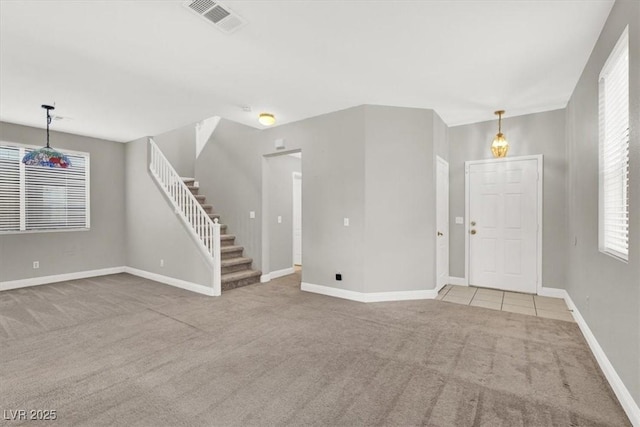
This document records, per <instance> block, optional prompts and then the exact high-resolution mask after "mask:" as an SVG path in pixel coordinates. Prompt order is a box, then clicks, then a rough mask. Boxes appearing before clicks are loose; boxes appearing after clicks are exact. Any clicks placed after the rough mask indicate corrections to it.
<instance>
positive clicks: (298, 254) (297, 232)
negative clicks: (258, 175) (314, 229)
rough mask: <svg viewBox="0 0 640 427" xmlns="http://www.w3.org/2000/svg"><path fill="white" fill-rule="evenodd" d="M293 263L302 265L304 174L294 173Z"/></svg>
mask: <svg viewBox="0 0 640 427" xmlns="http://www.w3.org/2000/svg"><path fill="white" fill-rule="evenodd" d="M293 264H294V265H302V174H301V173H296V172H294V174H293Z"/></svg>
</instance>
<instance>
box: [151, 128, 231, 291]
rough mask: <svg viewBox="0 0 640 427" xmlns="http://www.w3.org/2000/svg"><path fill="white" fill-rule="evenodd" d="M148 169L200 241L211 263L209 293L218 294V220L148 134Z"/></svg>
mask: <svg viewBox="0 0 640 427" xmlns="http://www.w3.org/2000/svg"><path fill="white" fill-rule="evenodd" d="M149 147H150V152H149V157H150V161H149V170H150V171H151V175H153V177H154V178H155V179H156V181H157V183H158V184H159V185H160V187H161V188H162V189H163V190H164V192H165V195H166V196H167V198H168V199H169V200H170V201H171V203H172V204H173V207H174V208H175V210H176V213H178V214H179V215H180V217H181V218H182V220H183V221H184V223H185V225H186V227H187V229H188V230H189V231H190V233H191V234H192V236H193V237H194V238H195V239H196V240H197V241H198V242H199V243H200V245H199V246H200V249H201V250H202V251H203V252H204V253H205V256H207V258H208V259H209V260H210V261H211V264H212V267H213V294H214V295H220V293H221V291H222V277H221V265H220V256H221V255H220V224H218V220H217V219H216V220H215V221H212V220H211V218H210V217H209V215H208V214H207V212H206V211H205V210H204V209H203V208H202V206H201V205H200V203H199V202H198V200H197V199H196V198H195V197H194V195H193V194H192V193H191V191H190V190H189V188H188V187H187V185H186V184H185V183H184V181H183V180H182V178H180V176H179V175H178V173H177V172H176V171H175V169H173V166H171V163H169V161H168V160H167V158H166V157H165V156H164V154H162V151H160V148H158V146H157V145H156V143H155V142H154V141H153V139H152V138H149Z"/></svg>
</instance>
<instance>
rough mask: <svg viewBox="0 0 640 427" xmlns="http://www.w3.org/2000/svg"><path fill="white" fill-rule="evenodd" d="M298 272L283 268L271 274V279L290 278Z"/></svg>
mask: <svg viewBox="0 0 640 427" xmlns="http://www.w3.org/2000/svg"><path fill="white" fill-rule="evenodd" d="M295 272H296V269H295V268H293V267H289V268H283V269H282V270H276V271H272V272H271V273H269V277H270V278H271V279H277V278H278V277H282V276H288V275H290V274H293V273H295Z"/></svg>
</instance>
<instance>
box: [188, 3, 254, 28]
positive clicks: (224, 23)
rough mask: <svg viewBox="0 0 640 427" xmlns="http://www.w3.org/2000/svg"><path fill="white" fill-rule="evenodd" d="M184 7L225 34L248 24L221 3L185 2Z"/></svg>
mask: <svg viewBox="0 0 640 427" xmlns="http://www.w3.org/2000/svg"><path fill="white" fill-rule="evenodd" d="M184 5H185V6H186V7H187V8H189V9H190V10H191V11H192V12H195V13H197V14H198V15H200V16H201V17H203V18H204V19H206V20H207V21H208V22H210V23H211V24H213V25H215V26H216V28H218V29H219V30H220V31H222V32H224V33H228V34H230V33H233V32H234V31H236V30H237V29H238V28H240V27H242V26H244V25H245V24H246V21H245V20H244V19H243V18H242V17H241V16H240V15H238V14H237V13H235V12H234V11H232V10H231V9H229V8H228V7H227V6H224V5H223V4H221V3H220V2H215V1H213V0H194V1H188V2H185V3H184Z"/></svg>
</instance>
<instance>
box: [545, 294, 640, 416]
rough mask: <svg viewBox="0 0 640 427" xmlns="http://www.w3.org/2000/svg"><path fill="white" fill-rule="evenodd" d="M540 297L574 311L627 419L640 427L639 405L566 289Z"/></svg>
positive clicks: (577, 321) (581, 329)
mask: <svg viewBox="0 0 640 427" xmlns="http://www.w3.org/2000/svg"><path fill="white" fill-rule="evenodd" d="M539 295H542V296H549V297H555V298H563V299H564V301H565V302H566V303H567V307H569V310H571V311H572V313H573V318H574V319H575V321H576V323H577V324H578V327H579V328H580V331H581V332H582V335H583V336H584V338H585V340H586V341H587V343H588V344H589V348H590V349H591V352H592V353H593V355H594V356H595V358H596V361H597V362H598V365H600V369H601V370H602V372H603V373H604V376H605V377H606V378H607V381H609V385H610V386H611V388H612V389H613V392H614V393H615V395H616V397H617V398H618V401H619V402H620V405H621V406H622V409H624V412H625V413H626V414H627V417H629V420H630V421H631V424H632V425H633V426H634V427H640V407H638V404H637V403H636V402H635V400H633V397H632V396H631V393H630V392H629V390H628V389H627V387H626V386H625V385H624V382H622V379H621V378H620V376H619V375H618V373H617V372H616V370H615V368H614V367H613V365H612V364H611V361H609V358H608V357H607V355H606V353H605V352H604V350H603V349H602V347H601V346H600V343H598V340H597V339H596V337H595V335H593V332H591V329H590V328H589V325H587V322H586V320H584V317H582V314H580V310H578V308H577V307H576V305H575V304H574V303H573V300H572V299H571V296H570V295H569V293H568V292H567V291H566V290H564V289H556V288H544V287H543V288H542V289H541V291H540V293H539Z"/></svg>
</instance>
